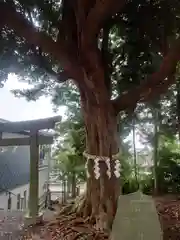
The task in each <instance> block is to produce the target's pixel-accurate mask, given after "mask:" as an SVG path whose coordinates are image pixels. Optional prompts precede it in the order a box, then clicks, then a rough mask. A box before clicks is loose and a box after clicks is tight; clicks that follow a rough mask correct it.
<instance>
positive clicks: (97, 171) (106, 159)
mask: <svg viewBox="0 0 180 240" xmlns="http://www.w3.org/2000/svg"><path fill="white" fill-rule="evenodd" d="M83 155H84V157H86V158H87V161H86V164H85V168H86V174H87V178H90V174H89V171H88V162H89V160H93V161H94V176H95V179H99V178H100V167H99V162H100V161H104V162H105V163H106V165H107V171H106V174H107V176H108V177H109V179H110V178H111V165H110V158H109V157H105V156H97V155H92V154H89V153H87V152H84V153H83ZM112 159H113V160H115V166H114V175H115V177H116V178H120V176H121V174H120V171H121V163H120V161H119V160H118V153H117V154H115V155H112Z"/></svg>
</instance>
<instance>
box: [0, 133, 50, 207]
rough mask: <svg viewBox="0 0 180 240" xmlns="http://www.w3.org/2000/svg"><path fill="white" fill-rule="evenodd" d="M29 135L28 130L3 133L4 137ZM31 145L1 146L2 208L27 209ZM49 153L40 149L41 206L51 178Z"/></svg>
mask: <svg viewBox="0 0 180 240" xmlns="http://www.w3.org/2000/svg"><path fill="white" fill-rule="evenodd" d="M13 137H16V138H17V137H21V138H22V137H27V133H26V132H21V133H3V136H2V138H13ZM29 150H30V149H29V146H17V147H12V146H8V147H0V210H8V209H10V210H20V209H21V210H25V209H26V208H27V207H28V199H29V178H30V151H29ZM48 157H49V155H48V154H45V151H43V149H42V148H41V150H40V161H39V206H40V208H41V207H43V205H44V203H45V198H46V193H47V183H48V179H49V164H48V163H49V159H48Z"/></svg>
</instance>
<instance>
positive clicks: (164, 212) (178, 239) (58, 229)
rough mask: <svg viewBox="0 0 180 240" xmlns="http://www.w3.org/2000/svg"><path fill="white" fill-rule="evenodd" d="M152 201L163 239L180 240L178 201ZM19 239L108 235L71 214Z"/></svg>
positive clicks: (97, 238)
mask: <svg viewBox="0 0 180 240" xmlns="http://www.w3.org/2000/svg"><path fill="white" fill-rule="evenodd" d="M154 199H155V202H156V206H157V210H158V214H159V218H160V222H161V226H162V229H163V232H164V238H163V239H164V240H180V200H177V197H174V196H170V195H168V196H163V197H156V198H154ZM32 233H33V234H32ZM32 235H33V237H32ZM40 237H41V238H40ZM21 239H29V240H30V239H34V240H39V239H44V240H50V239H53V240H56V239H58V240H61V239H62V240H80V239H87V240H93V239H94V240H105V239H108V235H107V234H105V233H102V232H99V231H97V230H96V229H94V228H93V227H92V226H91V225H90V224H89V223H88V219H86V220H84V219H82V218H79V217H78V218H77V216H76V215H75V214H72V215H70V216H58V217H56V219H54V220H51V221H49V222H46V223H42V224H41V225H39V226H35V227H33V228H29V229H28V231H26V234H25V235H24V236H23V238H21Z"/></svg>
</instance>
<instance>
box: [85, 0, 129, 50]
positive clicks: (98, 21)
mask: <svg viewBox="0 0 180 240" xmlns="http://www.w3.org/2000/svg"><path fill="white" fill-rule="evenodd" d="M126 2H127V1H126V0H97V1H96V3H95V5H94V7H92V10H91V11H90V12H89V14H88V16H87V19H86V21H85V23H84V29H83V32H84V33H83V36H82V38H83V40H84V44H85V45H86V46H90V45H92V44H93V43H95V42H96V41H95V40H96V38H97V36H98V34H99V31H100V29H101V28H102V26H103V24H104V22H105V21H106V20H107V19H109V18H110V17H112V15H115V14H116V13H117V12H119V11H121V9H122V8H123V7H124V5H125V4H126ZM92 26H93V27H92ZM84 38H85V39H84Z"/></svg>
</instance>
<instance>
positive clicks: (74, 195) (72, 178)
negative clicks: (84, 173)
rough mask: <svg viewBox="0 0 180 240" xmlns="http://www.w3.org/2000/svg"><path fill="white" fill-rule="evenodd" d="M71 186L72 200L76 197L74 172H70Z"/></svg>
mask: <svg viewBox="0 0 180 240" xmlns="http://www.w3.org/2000/svg"><path fill="white" fill-rule="evenodd" d="M71 184H72V185H71V186H72V198H75V197H76V175H75V173H74V172H72V177H71Z"/></svg>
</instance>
